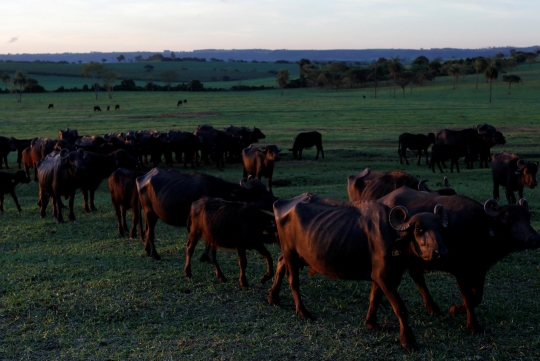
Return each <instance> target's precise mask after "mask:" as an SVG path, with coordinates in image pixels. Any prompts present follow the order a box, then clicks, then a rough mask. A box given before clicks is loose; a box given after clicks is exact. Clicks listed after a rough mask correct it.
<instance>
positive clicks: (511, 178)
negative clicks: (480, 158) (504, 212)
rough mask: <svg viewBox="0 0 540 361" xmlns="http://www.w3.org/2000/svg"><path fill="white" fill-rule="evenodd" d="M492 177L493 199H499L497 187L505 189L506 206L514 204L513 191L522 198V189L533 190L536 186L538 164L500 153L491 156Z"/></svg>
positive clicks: (512, 154) (513, 155) (503, 152)
mask: <svg viewBox="0 0 540 361" xmlns="http://www.w3.org/2000/svg"><path fill="white" fill-rule="evenodd" d="M491 173H492V176H493V198H495V199H499V185H501V186H503V187H505V188H506V199H507V201H508V204H516V196H515V195H514V192H515V191H518V193H519V198H520V199H521V198H523V188H524V187H527V188H530V189H534V188H535V187H536V186H537V185H538V181H537V180H536V173H538V162H536V163H530V162H529V163H526V162H525V161H524V160H523V159H521V158H520V157H519V156H518V155H517V154H514V153H508V152H506V151H502V152H501V153H499V154H495V155H494V156H493V161H492V162H491Z"/></svg>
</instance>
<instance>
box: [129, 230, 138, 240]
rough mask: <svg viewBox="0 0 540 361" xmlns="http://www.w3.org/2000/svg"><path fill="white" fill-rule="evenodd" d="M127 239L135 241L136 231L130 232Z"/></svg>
mask: <svg viewBox="0 0 540 361" xmlns="http://www.w3.org/2000/svg"><path fill="white" fill-rule="evenodd" d="M129 238H130V239H137V231H133V232H130V233H129Z"/></svg>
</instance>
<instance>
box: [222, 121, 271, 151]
mask: <svg viewBox="0 0 540 361" xmlns="http://www.w3.org/2000/svg"><path fill="white" fill-rule="evenodd" d="M223 130H224V131H225V133H229V134H235V135H237V136H240V137H242V139H243V141H244V143H245V144H246V146H250V145H251V144H253V143H257V142H259V139H265V138H266V135H264V133H263V132H261V130H260V129H259V128H256V127H253V130H251V129H249V128H246V127H235V126H233V125H231V126H230V127H227V128H225V129H223Z"/></svg>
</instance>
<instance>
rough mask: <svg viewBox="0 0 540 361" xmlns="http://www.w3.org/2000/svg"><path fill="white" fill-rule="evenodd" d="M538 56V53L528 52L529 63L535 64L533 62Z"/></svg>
mask: <svg viewBox="0 0 540 361" xmlns="http://www.w3.org/2000/svg"><path fill="white" fill-rule="evenodd" d="M537 56H538V54H537V53H527V55H526V57H527V63H529V66H530V65H533V63H534V62H535V61H536V57H537Z"/></svg>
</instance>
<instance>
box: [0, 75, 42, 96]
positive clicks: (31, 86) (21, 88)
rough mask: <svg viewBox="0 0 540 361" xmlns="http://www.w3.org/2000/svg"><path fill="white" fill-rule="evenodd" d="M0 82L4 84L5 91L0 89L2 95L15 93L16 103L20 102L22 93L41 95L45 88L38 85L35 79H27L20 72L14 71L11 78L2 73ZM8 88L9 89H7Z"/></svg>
mask: <svg viewBox="0 0 540 361" xmlns="http://www.w3.org/2000/svg"><path fill="white" fill-rule="evenodd" d="M0 78H1V80H2V82H3V83H4V84H5V87H6V89H5V91H2V90H1V89H0V92H2V93H4V92H5V93H9V92H11V93H15V94H16V95H17V102H18V103H21V102H22V93H43V92H45V88H43V87H42V86H41V85H39V82H38V81H37V80H36V79H33V78H29V77H28V76H27V75H26V74H25V73H23V72H22V71H16V72H15V75H14V76H13V78H11V76H10V75H9V73H3V74H1V75H0ZM8 87H9V88H8Z"/></svg>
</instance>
